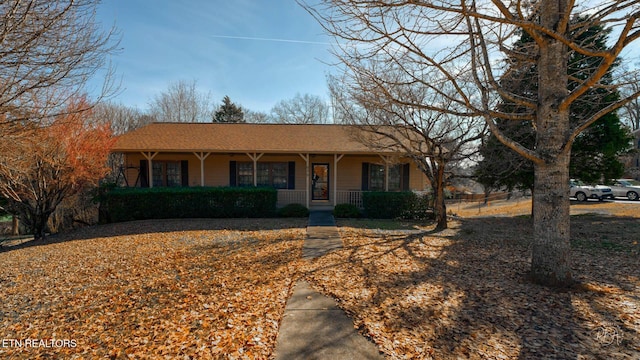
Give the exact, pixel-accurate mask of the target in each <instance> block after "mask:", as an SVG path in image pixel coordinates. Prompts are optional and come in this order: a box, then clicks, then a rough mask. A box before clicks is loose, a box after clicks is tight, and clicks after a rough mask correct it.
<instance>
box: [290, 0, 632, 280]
mask: <svg viewBox="0 0 640 360" xmlns="http://www.w3.org/2000/svg"><path fill="white" fill-rule="evenodd" d="M302 5H303V6H305V8H306V9H307V10H308V11H309V12H310V13H311V14H312V15H313V16H314V17H315V18H316V19H317V20H318V21H319V22H320V23H321V24H322V26H323V27H324V28H325V30H326V31H327V32H329V33H330V34H331V35H333V36H334V37H335V38H336V40H337V41H336V51H335V54H336V56H337V57H338V59H339V61H340V63H341V64H342V65H343V66H344V67H345V68H347V69H348V71H350V72H353V73H354V74H355V75H354V76H353V78H355V79H357V78H358V77H359V76H360V75H361V74H363V75H362V76H367V74H370V75H372V80H373V81H375V82H376V85H377V87H378V88H382V89H393V88H396V87H407V86H410V87H414V86H421V87H424V88H425V89H427V90H428V91H429V92H431V93H433V94H436V95H437V97H438V99H433V98H429V99H430V102H429V103H419V104H412V103H411V102H410V101H408V100H406V99H403V98H393V101H394V102H395V103H398V104H404V105H411V106H415V107H420V108H422V109H425V110H432V111H438V112H443V113H447V114H450V115H453V116H456V117H458V118H461V117H475V116H482V117H484V119H485V121H486V123H487V125H488V126H489V128H490V129H491V131H492V133H493V134H494V135H495V136H496V137H497V138H498V139H499V140H500V141H501V142H502V143H504V144H505V145H506V146H508V147H510V148H511V149H513V150H514V151H516V152H517V153H518V154H520V155H521V156H523V157H525V158H527V159H529V160H531V161H532V162H533V163H534V168H535V176H534V177H535V179H534V184H535V185H534V189H535V191H534V204H535V205H534V221H533V232H534V243H533V246H532V261H531V277H532V279H533V280H534V281H536V282H538V283H541V284H547V285H560V286H564V285H568V284H571V283H572V266H571V246H570V241H569V240H570V238H569V234H570V231H569V223H570V217H569V190H568V182H569V159H570V153H571V144H572V143H573V141H574V140H575V139H576V137H577V136H578V134H580V133H581V132H582V131H583V130H584V129H586V128H587V127H588V126H589V125H591V124H592V123H594V122H595V121H596V120H597V119H598V118H600V116H602V115H603V114H606V113H609V112H611V111H612V110H614V109H617V108H620V107H621V106H623V105H624V104H626V103H628V102H629V101H631V100H632V99H634V98H637V97H638V96H640V92H638V91H635V92H632V93H628V94H626V96H624V97H620V98H615V99H609V101H610V102H609V103H608V104H606V105H605V106H604V107H603V108H602V110H600V111H598V112H596V113H593V114H590V115H588V116H585V117H583V118H581V119H580V121H577V122H575V123H573V122H571V121H570V116H569V115H570V113H569V109H570V106H571V104H572V103H574V102H576V101H586V100H588V99H585V98H584V96H585V94H587V93H588V91H589V89H592V88H594V87H596V88H598V89H599V90H600V91H602V92H608V91H612V90H613V89H615V88H616V87H617V86H619V85H620V84H619V83H615V81H614V83H607V82H602V81H601V80H602V79H603V77H604V76H605V75H606V74H607V71H608V69H609V68H610V67H611V66H612V64H614V63H615V62H616V59H617V58H618V56H619V55H620V54H621V51H622V50H623V49H624V48H625V47H628V46H629V45H630V44H632V43H633V42H634V41H636V40H637V39H638V38H639V37H640V20H639V18H640V9H639V8H638V2H637V0H605V1H600V2H597V3H596V2H584V3H577V2H574V1H570V0H558V1H522V2H503V1H501V0H492V1H490V2H476V1H468V2H467V1H461V2H455V1H435V2H434V1H408V0H407V1H393V2H387V1H378V0H326V1H322V2H321V3H320V5H317V6H315V7H313V6H310V5H305V4H302ZM578 18H580V19H579V20H578V21H572V20H574V19H578ZM593 25H600V26H602V27H603V28H612V29H613V30H614V31H615V32H614V33H613V34H614V36H612V38H611V40H612V44H611V47H610V48H608V49H606V50H600V49H594V48H592V47H590V46H589V43H590V42H581V41H577V38H578V36H579V35H581V34H582V33H584V32H586V31H588V29H589V28H590V27H591V26H593ZM521 33H526V34H527V35H528V36H530V37H531V38H532V39H533V41H532V42H531V47H532V49H531V51H527V52H526V53H518V52H517V49H515V48H514V47H513V46H512V45H513V42H514V40H515V39H518V38H519V36H518V35H519V34H521ZM571 52H577V53H580V54H582V55H584V56H588V57H592V58H593V59H594V61H592V62H590V64H589V65H590V66H588V67H587V68H585V69H584V71H577V72H575V73H572V74H571V75H569V74H568V71H567V68H568V67H567V66H568V64H567V62H568V59H569V55H570V53H571ZM506 54H509V55H519V56H511V57H507V56H505V55H506ZM508 59H509V61H513V62H512V63H509V66H506V60H508ZM511 59H514V60H511ZM534 65H535V66H536V68H537V72H538V73H537V74H538V76H537V78H536V81H537V82H538V90H537V91H536V92H535V93H528V94H514V93H511V92H510V91H509V89H510V88H513V87H512V86H511V87H509V86H503V84H502V82H501V77H503V76H504V75H506V74H505V71H506V69H509V71H510V72H513V73H510V74H508V75H509V78H510V79H515V80H517V76H513V75H517V72H519V71H523V72H524V71H526V69H528V68H530V67H531V66H534ZM388 73H400V74H403V76H402V77H401V78H398V77H392V78H388V77H386V76H384V74H388ZM569 76H571V80H573V81H574V82H575V85H574V86H573V87H571V88H570V89H569V87H568V83H569ZM390 80H391V81H390ZM442 89H445V90H444V91H443V90H442ZM363 90H365V91H366V90H367V89H363ZM450 90H454V92H453V93H452V92H451V91H450ZM399 93H400V92H399ZM501 99H508V100H509V101H512V102H514V103H516V104H518V105H519V107H522V108H525V109H528V110H527V111H524V112H517V113H516V112H509V111H507V110H505V109H500V108H499V106H498V103H499V102H500V101H501ZM499 119H507V120H515V121H523V120H524V121H529V122H531V124H532V127H533V128H534V129H535V137H536V140H535V144H534V146H533V147H529V148H527V147H526V146H524V145H523V144H520V143H518V142H517V141H515V140H514V139H511V138H509V137H507V136H506V135H504V134H503V133H502V132H501V131H500V129H499V128H498V126H496V122H495V121H496V120H499Z"/></svg>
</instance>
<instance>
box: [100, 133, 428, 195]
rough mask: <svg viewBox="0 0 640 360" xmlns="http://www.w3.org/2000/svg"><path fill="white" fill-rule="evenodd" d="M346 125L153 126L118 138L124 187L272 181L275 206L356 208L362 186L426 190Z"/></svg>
mask: <svg viewBox="0 0 640 360" xmlns="http://www.w3.org/2000/svg"><path fill="white" fill-rule="evenodd" d="M354 131H356V132H357V131H358V130H357V129H356V128H354V127H350V126H345V125H291V124H229V123H153V124H150V125H147V126H145V127H143V128H140V129H138V130H135V131H132V132H130V133H127V134H124V135H122V136H120V137H119V138H118V140H117V142H116V144H115V146H114V148H113V150H112V151H113V152H116V153H122V154H123V155H124V164H125V166H124V168H123V171H122V174H123V175H124V179H125V183H126V184H127V186H137V187H159V186H270V187H274V188H276V189H277V190H278V206H284V205H286V204H290V203H300V204H303V205H305V206H307V207H332V206H335V205H336V204H341V203H351V204H354V205H357V206H361V205H362V197H361V194H362V192H363V191H370V190H381V191H401V190H425V189H426V188H427V186H428V185H427V184H428V182H427V180H426V177H425V176H424V174H422V172H421V171H420V170H419V169H418V168H417V167H416V165H415V164H414V163H413V162H411V161H410V160H409V159H408V158H405V157H402V156H401V155H400V154H399V152H397V151H393V150H389V149H385V150H380V149H381V147H380V148H378V147H376V148H377V149H374V148H373V147H369V146H366V145H364V144H363V143H362V142H360V141H358V140H356V139H355V135H357V134H354Z"/></svg>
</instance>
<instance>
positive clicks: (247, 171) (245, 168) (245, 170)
mask: <svg viewBox="0 0 640 360" xmlns="http://www.w3.org/2000/svg"><path fill="white" fill-rule="evenodd" d="M238 186H253V163H247V162H241V163H238Z"/></svg>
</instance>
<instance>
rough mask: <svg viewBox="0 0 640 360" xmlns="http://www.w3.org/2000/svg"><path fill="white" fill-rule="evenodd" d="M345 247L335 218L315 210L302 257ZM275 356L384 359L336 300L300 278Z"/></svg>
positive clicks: (284, 318) (311, 256)
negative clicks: (354, 326) (359, 331)
mask: <svg viewBox="0 0 640 360" xmlns="http://www.w3.org/2000/svg"><path fill="white" fill-rule="evenodd" d="M340 247H342V240H341V239H340V233H339V232H338V228H337V227H336V223H335V219H334V218H333V215H331V212H329V211H312V212H311V214H310V215H309V226H308V227H307V238H306V239H305V242H304V247H303V250H302V256H303V257H304V258H307V259H312V258H315V257H320V256H322V255H324V254H326V253H327V252H329V251H332V250H334V249H338V248H340ZM275 358H276V359H279V360H285V359H287V360H288V359H332V360H333V359H337V360H339V359H354V360H359V359H383V356H382V355H380V352H379V351H378V348H377V347H376V346H375V344H373V343H372V342H370V341H369V340H367V339H366V338H364V337H363V336H362V335H360V334H359V333H358V332H357V331H356V330H355V329H354V328H353V322H352V321H351V319H350V318H349V317H348V316H347V315H346V314H345V313H344V311H342V310H341V309H340V308H338V306H337V305H336V302H335V301H334V300H333V299H331V298H329V297H327V296H324V295H322V294H321V293H319V292H317V291H315V290H313V289H312V288H311V286H310V285H309V284H308V283H307V282H305V281H299V282H298V283H297V284H296V285H295V286H294V288H293V294H292V295H291V298H290V299H289V301H287V305H286V307H285V310H284V317H283V319H282V324H280V331H279V333H278V340H277V343H276V351H275Z"/></svg>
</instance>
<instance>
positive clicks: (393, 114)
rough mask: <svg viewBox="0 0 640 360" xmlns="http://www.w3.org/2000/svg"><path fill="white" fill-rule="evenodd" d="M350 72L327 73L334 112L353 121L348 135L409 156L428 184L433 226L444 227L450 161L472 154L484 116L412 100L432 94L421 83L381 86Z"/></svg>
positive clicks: (369, 144)
mask: <svg viewBox="0 0 640 360" xmlns="http://www.w3.org/2000/svg"><path fill="white" fill-rule="evenodd" d="M350 75H352V74H349V73H346V74H345V76H346V78H336V77H330V78H329V84H330V86H329V89H330V91H331V94H332V98H333V99H334V106H335V107H336V109H335V110H336V118H337V119H340V120H341V121H342V122H346V123H348V124H352V125H355V126H357V128H358V130H359V131H355V132H354V133H353V134H354V136H356V137H357V138H358V140H359V141H361V142H363V143H365V144H367V145H368V146H370V147H373V148H379V149H387V150H389V149H391V150H395V151H399V152H400V153H402V154H403V155H404V156H406V157H409V158H410V159H412V161H413V162H414V163H415V164H416V165H417V166H418V168H419V169H420V171H422V173H424V174H425V175H426V176H427V179H429V182H430V184H431V187H432V189H433V206H434V212H435V216H436V228H437V229H446V228H447V208H446V204H445V193H444V188H445V184H446V180H447V178H449V177H450V176H451V175H452V171H451V170H452V169H453V168H454V165H455V164H457V163H459V162H462V161H464V160H466V159H469V158H470V157H471V156H473V155H474V154H476V152H477V149H478V142H479V141H480V140H481V139H482V137H483V136H484V134H485V130H486V124H485V123H484V120H483V119H482V118H481V117H466V118H460V119H457V118H456V117H454V116H452V115H450V114H447V113H444V112H436V111H433V110H429V109H425V108H423V107H422V106H415V105H414V104H421V103H429V102H431V100H432V99H429V98H428V97H429V96H434V94H433V93H430V92H429V91H428V90H427V89H426V88H424V87H420V86H416V87H394V88H388V89H387V88H381V87H379V84H377V83H376V82H375V81H372V80H374V79H372V78H371V77H360V78H358V79H357V80H356V79H353V78H351V79H349V80H346V79H347V78H349V76H350ZM386 76H387V77H390V76H392V75H391V74H386ZM345 80H346V81H345ZM389 81H391V80H389ZM365 83H366V84H365ZM363 88H366V91H363ZM396 98H402V99H404V101H406V102H407V103H406V104H399V103H397V102H395V101H394V99H396ZM361 130H364V132H362V131H361ZM362 134H364V135H362Z"/></svg>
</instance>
